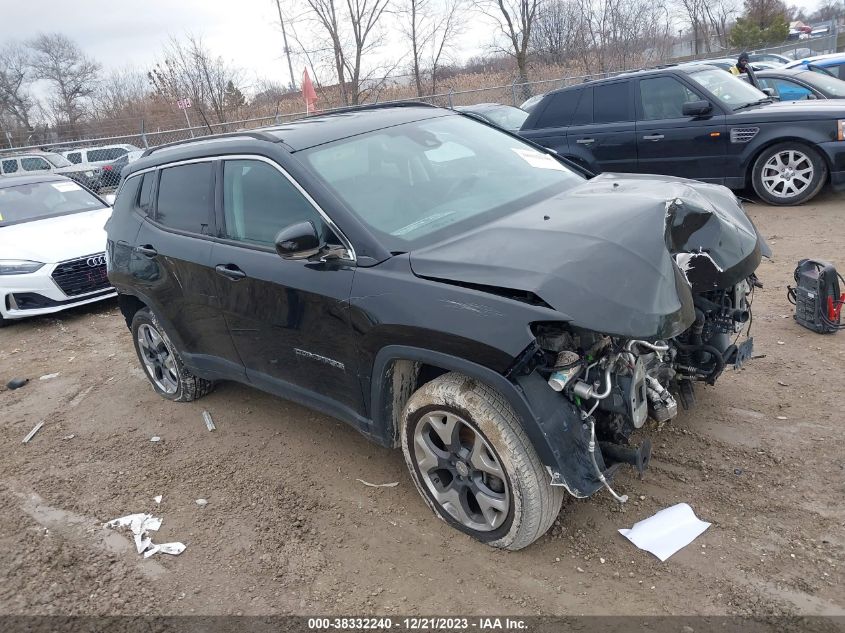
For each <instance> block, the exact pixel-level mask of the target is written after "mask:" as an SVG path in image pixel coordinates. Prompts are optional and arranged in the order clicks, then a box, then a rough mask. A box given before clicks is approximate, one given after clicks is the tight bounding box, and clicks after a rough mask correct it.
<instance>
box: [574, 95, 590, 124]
mask: <svg viewBox="0 0 845 633" xmlns="http://www.w3.org/2000/svg"><path fill="white" fill-rule="evenodd" d="M592 122H593V89H592V88H584V89H583V90H582V91H581V98H580V99H578V105H577V106H576V107H575V113H574V114H573V115H572V125H589V124H590V123H592Z"/></svg>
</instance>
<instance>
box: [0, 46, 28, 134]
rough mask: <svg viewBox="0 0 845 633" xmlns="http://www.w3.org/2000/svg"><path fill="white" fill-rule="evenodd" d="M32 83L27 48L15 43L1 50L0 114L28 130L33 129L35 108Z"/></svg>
mask: <svg viewBox="0 0 845 633" xmlns="http://www.w3.org/2000/svg"><path fill="white" fill-rule="evenodd" d="M31 81H32V73H31V70H30V59H29V54H28V52H27V50H26V48H25V47H24V46H22V45H21V44H18V43H15V42H10V43H8V44H6V45H5V46H4V47H3V48H2V49H0V114H2V115H5V116H4V117H3V118H4V119H10V120H11V121H13V122H14V123H15V125H16V126H19V127H22V128H24V129H27V130H28V129H31V128H32V125H31V122H30V116H31V112H32V109H33V108H34V107H35V99H34V98H33V96H32V94H31V93H30V92H29V84H30V83H31ZM6 125H9V124H8V123H7V124H6ZM4 127H5V126H4Z"/></svg>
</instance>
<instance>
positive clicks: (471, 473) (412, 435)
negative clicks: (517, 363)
mask: <svg viewBox="0 0 845 633" xmlns="http://www.w3.org/2000/svg"><path fill="white" fill-rule="evenodd" d="M401 438H402V452H403V453H404V455H405V463H406V464H407V466H408V470H409V471H410V472H411V478H412V479H413V480H414V484H415V485H416V487H417V490H418V491H419V493H420V494H421V495H422V497H423V499H425V501H426V503H427V504H428V506H429V507H430V508H431V509H432V510H433V511H434V513H435V514H436V515H437V516H438V517H440V518H441V519H443V520H444V521H445V522H446V523H448V524H449V525H451V526H452V527H454V528H456V529H458V530H460V531H461V532H464V533H465V534H468V535H470V536H472V537H473V538H475V539H477V540H479V541H481V542H483V543H486V544H487V545H491V546H493V547H498V548H502V549H507V550H518V549H522V548H523V547H526V546H527V545H530V544H531V543H533V542H534V541H536V540H537V539H538V538H540V537H541V536H542V535H543V534H545V533H546V531H547V530H548V529H549V528H550V527H551V525H552V523H553V522H554V520H555V518H556V517H557V515H558V513H559V512H560V507H561V503H562V502H563V496H564V491H563V489H562V488H560V487H555V486H552V485H550V483H549V481H550V478H549V476H548V474H547V473H546V471H545V469H544V468H543V464H542V463H541V462H540V458H539V457H538V455H537V452H536V451H535V450H534V447H533V445H532V444H531V442H530V441H529V439H528V436H527V435H526V434H525V431H524V430H523V428H522V425H521V423H520V421H519V419H518V417H517V416H516V414H515V413H514V411H513V409H511V407H510V405H509V404H508V403H507V401H506V400H505V399H504V397H502V395H501V394H500V393H498V392H497V391H495V390H493V389H491V388H490V387H488V386H487V385H485V384H483V383H480V382H478V381H476V380H474V379H472V378H468V377H467V376H463V375H461V374H457V373H448V374H444V375H442V376H440V377H438V378H436V379H435V380H432V381H431V382H429V383H427V384H425V385H423V387H421V388H420V389H419V390H417V391H416V392H415V393H414V394H413V395H412V396H411V399H410V400H409V401H408V404H407V405H406V407H405V412H404V415H403V418H402V429H401ZM444 438H445V439H449V440H450V441H448V442H447V441H445V439H444Z"/></svg>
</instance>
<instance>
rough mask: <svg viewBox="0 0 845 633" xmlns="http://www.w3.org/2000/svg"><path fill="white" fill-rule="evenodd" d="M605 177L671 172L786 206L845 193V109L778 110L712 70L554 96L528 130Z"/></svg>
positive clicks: (605, 83) (805, 105)
mask: <svg viewBox="0 0 845 633" xmlns="http://www.w3.org/2000/svg"><path fill="white" fill-rule="evenodd" d="M519 133H520V134H521V135H523V136H525V137H526V138H529V139H531V140H532V141H535V142H537V143H540V144H542V145H544V146H546V147H548V148H550V149H552V150H554V151H555V152H557V153H558V154H559V155H561V156H565V157H567V158H569V159H571V160H573V161H576V162H578V163H579V164H581V165H583V166H584V167H586V168H588V169H590V170H592V171H593V172H595V173H601V172H617V173H618V172H629V173H643V174H666V175H671V176H683V177H686V178H695V179H697V180H703V181H705V182H711V183H718V184H723V185H725V186H727V187H730V188H731V189H743V188H745V187H747V186H752V187H753V188H754V191H755V192H756V193H757V195H759V196H760V197H761V198H762V199H763V200H765V201H766V202H768V203H770V204H776V205H794V204H801V203H802V202H806V201H807V200H810V199H811V198H812V197H813V196H815V195H816V194H817V193H818V192H819V191H820V190H821V188H822V187H823V186H824V185H825V184H826V183H827V182H830V183H832V184H833V185H834V186H835V187H837V188H838V187H842V186H845V142H843V141H845V111H843V109H842V106H841V105H840V104H839V103H837V102H835V101H834V102H831V101H814V102H801V103H777V102H773V101H772V99H771V98H769V97H768V96H767V95H766V94H764V93H762V92H760V91H759V90H757V89H756V88H754V87H752V86H750V85H749V84H747V83H745V82H743V81H742V80H740V79H738V78H736V77H734V76H733V75H731V74H729V73H726V72H725V71H724V70H721V69H718V68H715V67H712V66H706V65H700V64H696V65H689V66H675V67H671V68H663V69H657V70H649V71H639V72H634V73H628V74H623V75H619V76H616V77H613V78H610V79H604V80H600V81H592V82H588V83H584V84H582V85H578V86H571V87H568V88H563V89H561V90H557V91H554V92H550V93H548V94H547V95H545V97H543V99H542V100H541V101H540V103H539V104H538V105H537V106H536V107H534V109H533V110H532V111H531V114H530V115H529V117H528V119H527V120H526V121H525V123H524V124H523V126H522V129H521V130H520V132H519Z"/></svg>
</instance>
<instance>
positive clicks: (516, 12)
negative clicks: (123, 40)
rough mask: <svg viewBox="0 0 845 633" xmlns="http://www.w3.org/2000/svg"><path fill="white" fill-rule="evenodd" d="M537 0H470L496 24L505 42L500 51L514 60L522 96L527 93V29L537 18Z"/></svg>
mask: <svg viewBox="0 0 845 633" xmlns="http://www.w3.org/2000/svg"><path fill="white" fill-rule="evenodd" d="M540 3H541V0H474V4H475V6H476V7H477V8H478V10H479V11H481V12H482V13H483V14H484V15H486V16H487V17H489V18H490V19H492V20H493V21H494V23H495V24H496V27H497V29H498V30H499V33H500V34H502V35H504V37H505V39H506V40H507V42H508V46H507V48H505V49H504V51H505V52H506V53H507V54H508V55H510V56H511V57H513V58H514V60H516V67H517V70H518V72H519V81H520V83H522V92H523V96H524V97H526V98H528V97H530V96H531V88H530V86H529V85H528V53H529V50H530V45H531V31H532V29H533V28H534V25H535V23H536V21H537V15H538V11H539V8H540Z"/></svg>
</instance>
